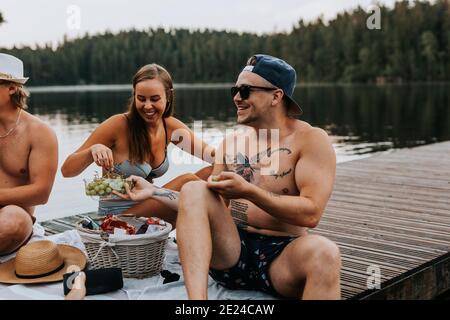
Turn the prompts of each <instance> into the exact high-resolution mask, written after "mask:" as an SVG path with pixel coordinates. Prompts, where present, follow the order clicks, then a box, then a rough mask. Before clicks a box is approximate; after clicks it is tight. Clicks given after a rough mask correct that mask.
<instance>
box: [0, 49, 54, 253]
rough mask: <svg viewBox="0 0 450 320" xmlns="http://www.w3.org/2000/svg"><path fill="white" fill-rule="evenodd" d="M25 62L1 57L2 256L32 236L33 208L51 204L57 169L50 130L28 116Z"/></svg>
mask: <svg viewBox="0 0 450 320" xmlns="http://www.w3.org/2000/svg"><path fill="white" fill-rule="evenodd" d="M27 80H28V78H26V77H24V76H23V63H22V61H21V60H19V59H17V58H16V57H14V56H11V55H9V54H4V53H0V256H3V255H7V254H10V253H12V252H15V251H17V250H18V249H19V248H20V247H21V246H23V245H24V244H25V243H27V241H28V240H29V239H30V238H31V236H32V230H33V223H34V221H35V217H34V215H33V214H34V207H35V206H36V205H39V204H44V203H46V202H47V200H48V197H49V195H50V191H51V189H52V186H53V181H54V179H55V174H56V170H57V165H58V142H57V139H56V135H55V133H54V132H53V130H52V129H50V127H49V126H48V125H47V124H45V123H44V122H42V121H41V120H39V119H38V118H37V117H35V116H33V115H31V114H29V113H28V112H26V111H25V109H26V108H27V106H26V103H27V98H28V93H27V91H26V90H25V89H24V87H23V85H24V84H25V82H26V81H27Z"/></svg>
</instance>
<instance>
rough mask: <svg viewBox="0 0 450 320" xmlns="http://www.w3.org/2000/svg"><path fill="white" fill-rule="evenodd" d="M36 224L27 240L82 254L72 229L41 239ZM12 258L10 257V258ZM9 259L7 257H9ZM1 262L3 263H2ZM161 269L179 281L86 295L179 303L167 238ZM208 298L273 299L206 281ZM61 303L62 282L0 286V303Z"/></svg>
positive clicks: (138, 283)
mask: <svg viewBox="0 0 450 320" xmlns="http://www.w3.org/2000/svg"><path fill="white" fill-rule="evenodd" d="M41 228H42V227H41V226H39V225H38V224H36V227H35V236H34V237H33V239H32V240H30V241H36V240H42V239H48V240H52V241H54V242H56V243H62V244H69V245H72V246H76V247H78V248H80V249H81V250H83V251H84V252H86V251H85V248H84V245H83V243H82V242H81V239H80V237H79V235H78V233H77V232H76V231H75V230H69V231H66V232H63V233H60V234H57V235H52V236H49V237H44V236H43V232H42V231H43V228H42V230H41ZM13 256H14V255H12V256H11V257H13ZM11 257H9V258H11ZM1 262H3V261H1ZM163 269H165V270H169V271H170V272H174V273H177V274H179V275H180V280H178V281H176V282H171V283H167V284H163V281H164V278H163V277H162V276H154V277H151V278H146V279H142V280H137V279H128V278H125V279H124V287H123V289H121V290H117V291H115V292H111V293H107V294H103V295H93V296H87V297H86V299H89V300H118V299H120V300H180V299H187V295H186V290H185V287H184V280H183V274H182V271H181V265H180V260H179V258H178V250H177V245H176V244H175V243H174V242H173V239H169V241H168V244H167V249H166V259H165V262H164V266H163ZM208 296H209V299H213V300H227V299H239V300H246V299H261V300H262V299H274V298H273V297H272V296H270V295H268V294H265V293H262V292H258V291H247V290H228V289H225V288H224V287H222V286H220V285H219V284H217V283H216V282H215V281H214V280H213V279H212V278H211V277H209V278H208ZM1 299H5V300H23V299H26V300H62V299H64V293H63V285H62V282H59V283H54V284H42V285H5V284H0V300H1Z"/></svg>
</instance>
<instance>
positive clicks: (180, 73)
mask: <svg viewBox="0 0 450 320" xmlns="http://www.w3.org/2000/svg"><path fill="white" fill-rule="evenodd" d="M370 15H371V13H368V12H366V11H365V10H364V9H363V8H361V7H358V8H356V9H354V10H352V11H350V12H345V13H340V14H339V15H337V17H336V18H334V19H332V20H330V21H324V20H323V19H322V18H319V19H316V20H315V21H313V22H308V23H306V22H304V21H303V20H300V21H299V22H298V23H297V24H296V25H295V26H293V28H292V30H291V31H290V32H285V33H271V34H263V35H257V34H252V33H238V32H226V31H215V30H187V29H172V30H164V29H161V28H160V29H149V30H144V31H138V30H128V31H122V32H120V33H117V34H113V33H110V32H106V33H103V34H97V35H85V36H84V37H82V38H79V39H75V40H67V39H65V40H64V41H63V42H62V43H60V44H59V45H58V46H57V47H56V48H55V47H52V46H51V45H45V46H41V47H37V48H35V49H32V48H29V47H22V48H12V49H0V50H1V51H2V52H6V53H11V54H13V55H16V56H18V57H20V58H21V59H22V60H23V61H24V63H25V70H26V74H27V75H28V76H30V77H31V78H30V81H29V82H28V84H29V85H68V84H112V83H129V82H130V81H131V78H132V76H133V74H134V73H135V72H136V70H137V68H138V67H139V66H142V65H144V64H147V63H151V62H157V63H159V64H161V65H163V66H165V67H166V68H167V69H168V70H169V71H170V72H171V73H172V75H173V77H174V80H175V82H177V83H182V82H233V81H234V80H235V78H236V75H237V74H238V72H239V71H240V70H241V68H242V66H243V65H244V64H245V62H246V60H247V58H248V57H249V56H250V55H251V54H253V53H267V54H272V55H275V56H279V57H282V58H283V59H285V60H286V61H288V62H289V63H290V64H292V65H293V67H294V68H295V69H296V70H297V74H298V79H299V81H300V82H376V81H378V82H379V81H395V82H408V81H448V80H450V0H436V1H434V2H433V3H431V2H428V1H414V2H409V1H401V2H397V3H396V4H395V6H394V7H393V8H389V7H385V6H381V30H376V29H374V30H369V29H368V28H367V26H366V20H367V18H368V17H369V16H370ZM5 18H6V19H7V17H5ZM2 20H3V18H2V17H1V14H0V22H1V21H2ZM4 23H7V22H4ZM0 27H1V26H0Z"/></svg>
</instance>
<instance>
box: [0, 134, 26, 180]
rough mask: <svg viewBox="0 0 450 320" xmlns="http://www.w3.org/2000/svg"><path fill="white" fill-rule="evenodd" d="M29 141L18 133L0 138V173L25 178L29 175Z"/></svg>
mask: <svg viewBox="0 0 450 320" xmlns="http://www.w3.org/2000/svg"><path fill="white" fill-rule="evenodd" d="M30 151H31V146H30V143H29V142H28V141H27V139H25V138H24V137H23V135H21V134H20V133H17V134H14V135H12V136H9V137H7V138H4V139H0V173H1V174H2V175H7V176H9V177H15V178H18V179H26V178H27V177H28V175H29V169H28V168H29V155H30Z"/></svg>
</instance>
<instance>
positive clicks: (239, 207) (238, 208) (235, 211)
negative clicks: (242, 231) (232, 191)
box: [230, 200, 248, 228]
mask: <svg viewBox="0 0 450 320" xmlns="http://www.w3.org/2000/svg"><path fill="white" fill-rule="evenodd" d="M230 205H231V216H232V217H233V220H234V223H236V224H237V225H238V226H240V227H243V228H246V227H248V214H247V210H248V204H247V203H244V202H239V201H236V200H231V201H230Z"/></svg>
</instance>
